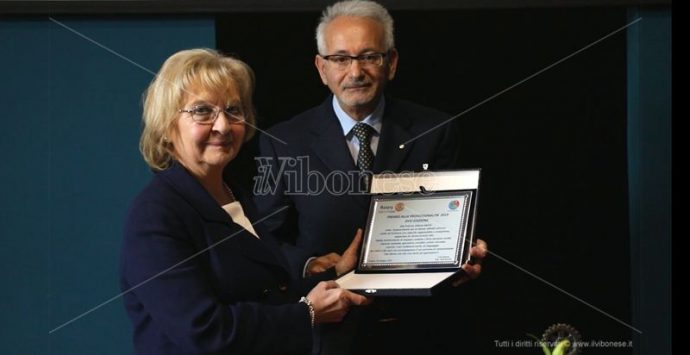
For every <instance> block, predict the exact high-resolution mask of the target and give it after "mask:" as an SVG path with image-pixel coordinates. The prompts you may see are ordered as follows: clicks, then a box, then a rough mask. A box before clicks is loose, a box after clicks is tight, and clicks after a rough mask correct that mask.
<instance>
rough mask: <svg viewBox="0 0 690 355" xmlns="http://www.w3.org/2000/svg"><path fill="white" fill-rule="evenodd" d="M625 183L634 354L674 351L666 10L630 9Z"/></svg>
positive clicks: (668, 14) (668, 13)
mask: <svg viewBox="0 0 690 355" xmlns="http://www.w3.org/2000/svg"><path fill="white" fill-rule="evenodd" d="M629 16H630V18H631V19H637V18H641V19H642V20H641V21H640V22H639V23H638V26H634V27H631V28H630V30H628V75H627V77H628V171H629V173H628V176H629V178H628V181H629V191H630V193H629V201H630V202H629V209H630V247H631V276H632V277H631V279H632V307H633V324H635V325H636V327H637V328H638V329H639V330H640V332H639V333H638V332H634V333H633V336H634V342H635V345H636V346H635V354H670V353H671V260H672V258H671V246H672V243H671V240H672V238H671V237H672V232H671V193H672V181H671V170H672V169H671V155H672V152H671V147H672V141H671V137H672V114H671V97H672V94H671V93H672V89H671V83H672V79H671V77H672V67H671V11H670V10H669V9H645V8H642V9H631V11H630V13H629Z"/></svg>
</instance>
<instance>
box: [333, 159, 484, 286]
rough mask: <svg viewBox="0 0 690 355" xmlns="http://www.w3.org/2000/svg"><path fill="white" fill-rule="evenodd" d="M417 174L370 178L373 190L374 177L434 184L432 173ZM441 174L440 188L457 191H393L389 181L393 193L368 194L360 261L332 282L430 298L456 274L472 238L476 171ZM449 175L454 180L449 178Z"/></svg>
mask: <svg viewBox="0 0 690 355" xmlns="http://www.w3.org/2000/svg"><path fill="white" fill-rule="evenodd" d="M419 174H422V173H419ZM419 174H413V175H412V176H410V175H407V176H398V175H390V174H389V175H387V176H376V175H374V177H373V180H372V190H374V189H376V188H377V187H376V186H377V185H376V180H377V179H379V180H380V179H397V182H399V183H404V184H405V185H404V186H413V185H414V184H415V183H418V182H420V181H424V183H426V185H429V186H433V184H431V182H432V181H434V175H433V174H434V173H433V172H424V173H423V174H426V176H425V177H424V178H423V179H422V180H420V179H421V177H420V176H419ZM429 174H431V175H429ZM439 174H441V175H443V178H445V180H446V181H445V182H444V185H443V186H444V187H446V188H447V187H450V188H453V187H459V189H451V190H442V191H432V190H429V189H427V188H426V187H424V185H418V188H419V189H418V190H417V191H411V189H402V190H403V191H399V192H394V191H396V190H399V189H396V188H395V186H396V185H395V184H391V183H392V182H393V181H392V180H388V181H387V184H386V185H387V186H388V187H390V186H393V188H392V189H390V188H389V190H386V191H384V192H382V193H377V194H373V195H372V198H371V202H370V207H369V216H368V218H367V224H366V226H365V232H364V239H363V242H362V250H361V254H360V258H359V263H358V265H357V268H356V270H354V271H352V272H350V273H348V274H346V275H344V276H342V277H341V278H339V279H338V280H336V281H337V282H338V284H340V286H341V287H343V288H347V289H350V290H352V291H355V292H358V293H362V294H367V295H371V296H430V295H432V294H433V293H434V292H435V290H436V289H438V288H440V287H441V286H442V285H443V284H444V281H446V280H449V279H451V277H452V276H453V275H455V274H456V273H458V272H460V270H461V267H462V265H463V264H464V263H465V262H467V260H468V259H469V251H470V248H471V245H472V240H473V236H474V221H475V216H476V206H477V195H478V187H479V185H478V182H479V170H469V171H468V170H462V171H451V172H443V173H439ZM449 174H450V175H449ZM468 174H469V175H470V178H468ZM452 175H455V176H456V177H458V179H455V180H453V179H451V180H448V179H447V178H448V177H449V176H452ZM460 177H462V179H461V178H460ZM437 178H438V177H437ZM410 179H413V180H415V183H410ZM379 183H380V181H379ZM378 186H379V188H380V186H382V185H381V184H379V185H378ZM398 186H403V185H398ZM380 190H382V189H380Z"/></svg>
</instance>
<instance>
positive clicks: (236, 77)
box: [139, 48, 256, 170]
mask: <svg viewBox="0 0 690 355" xmlns="http://www.w3.org/2000/svg"><path fill="white" fill-rule="evenodd" d="M193 87H194V88H199V87H201V88H203V89H205V90H207V91H209V92H213V93H226V92H229V91H230V90H232V89H237V91H238V93H239V96H240V100H241V101H242V102H241V106H242V111H243V112H244V113H245V119H246V122H247V123H246V131H245V136H244V141H245V142H246V141H248V140H249V139H250V138H251V137H252V136H253V135H254V132H255V127H256V113H255V111H254V106H253V104H252V94H253V93H254V72H253V71H252V69H251V68H250V67H249V65H247V64H246V63H244V62H243V61H241V60H239V59H235V58H232V57H228V56H224V55H222V54H220V53H218V52H217V51H215V50H213V49H207V48H201V49H188V50H183V51H179V52H177V53H175V54H173V55H172V56H170V58H168V59H167V60H166V61H165V63H163V66H162V67H161V69H160V71H158V74H157V75H156V77H155V78H154V79H153V81H152V82H151V84H150V85H149V87H148V89H147V90H146V92H145V93H144V114H143V121H144V130H143V131H142V132H141V139H140V140H139V150H140V151H141V154H142V155H143V156H144V160H145V161H146V163H147V164H148V165H149V166H150V167H151V169H153V170H164V169H166V168H168V167H169V166H170V164H171V163H172V160H173V157H174V155H173V153H174V152H173V148H172V144H171V142H170V140H169V136H168V135H169V134H171V133H172V132H173V129H174V127H175V122H176V120H177V118H178V117H179V110H180V109H181V107H180V105H182V100H184V99H185V94H187V93H188V92H189V90H191V88H193Z"/></svg>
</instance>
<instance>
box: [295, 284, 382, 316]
mask: <svg viewBox="0 0 690 355" xmlns="http://www.w3.org/2000/svg"><path fill="white" fill-rule="evenodd" d="M307 298H308V299H309V301H311V304H312V306H313V307H314V323H315V324H321V323H334V322H340V321H341V320H343V317H345V315H346V314H347V312H348V310H349V309H350V306H351V305H356V306H360V305H366V304H369V303H371V300H370V299H368V298H366V297H364V296H362V295H358V294H356V293H353V292H350V291H348V290H346V289H342V288H340V286H338V284H337V283H336V282H335V281H322V282H319V283H318V285H316V287H314V288H313V289H312V290H311V291H310V292H309V294H308V295H307Z"/></svg>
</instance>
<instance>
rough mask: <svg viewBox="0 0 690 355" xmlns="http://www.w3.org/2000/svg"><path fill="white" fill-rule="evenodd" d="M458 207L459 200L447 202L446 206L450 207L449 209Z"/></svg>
mask: <svg viewBox="0 0 690 355" xmlns="http://www.w3.org/2000/svg"><path fill="white" fill-rule="evenodd" d="M458 207H460V201H458V200H453V201H450V202H448V208H450V209H451V210H457V209H458Z"/></svg>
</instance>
